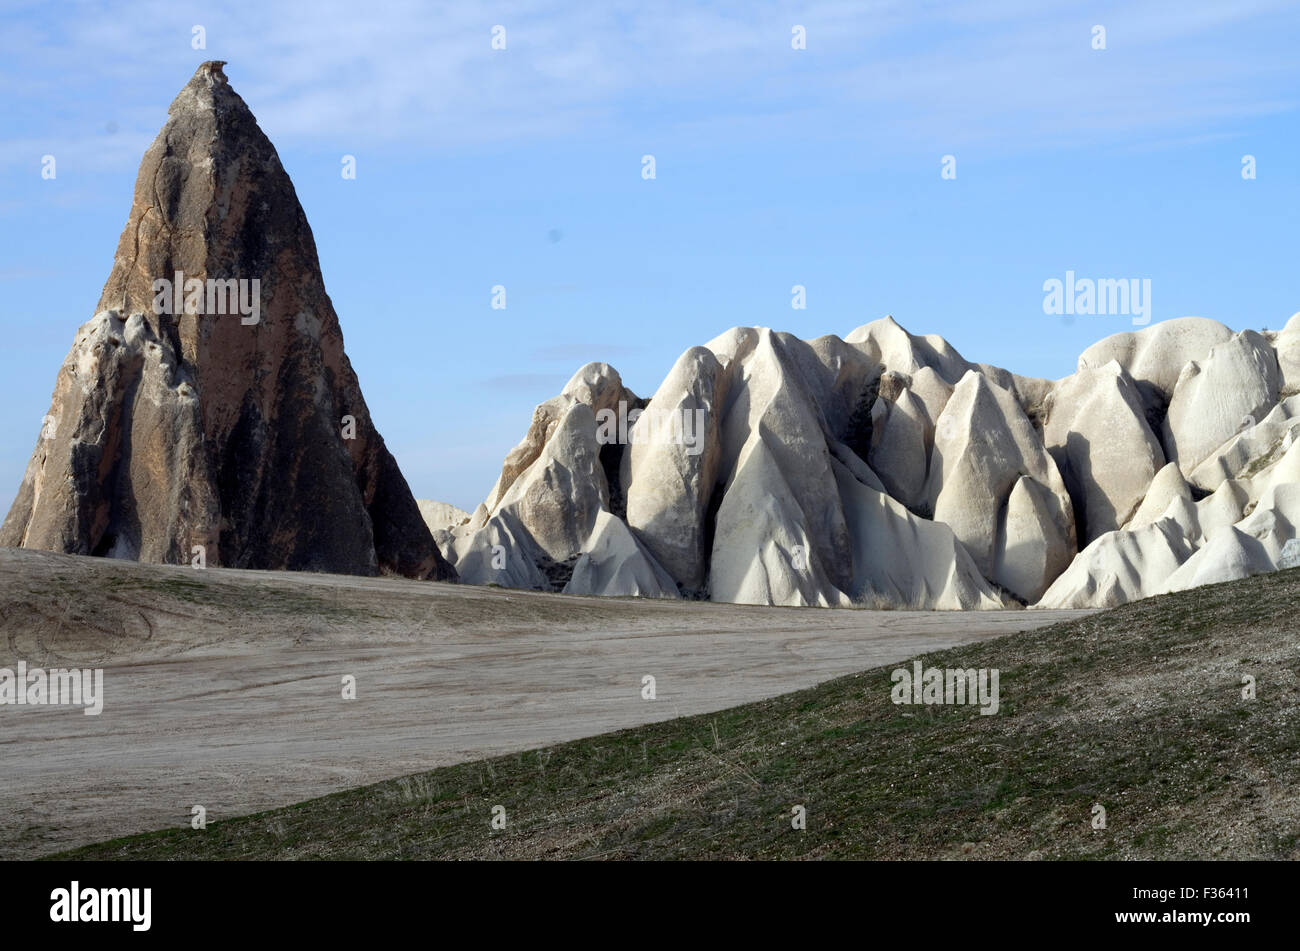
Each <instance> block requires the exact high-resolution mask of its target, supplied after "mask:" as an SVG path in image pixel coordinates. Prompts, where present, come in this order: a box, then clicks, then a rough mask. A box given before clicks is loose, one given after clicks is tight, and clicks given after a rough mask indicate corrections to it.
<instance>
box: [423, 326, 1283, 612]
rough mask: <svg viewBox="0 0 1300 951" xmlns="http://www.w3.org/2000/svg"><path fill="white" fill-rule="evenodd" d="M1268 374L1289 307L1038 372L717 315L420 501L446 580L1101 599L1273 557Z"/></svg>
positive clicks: (841, 596) (592, 379) (1115, 343)
mask: <svg viewBox="0 0 1300 951" xmlns="http://www.w3.org/2000/svg"><path fill="white" fill-rule="evenodd" d="M1292 390H1300V315H1297V317H1295V318H1292V320H1291V321H1290V322H1289V323H1288V324H1287V327H1286V328H1285V329H1284V330H1282V331H1278V332H1274V333H1256V332H1254V331H1249V330H1247V331H1242V332H1240V333H1234V332H1233V331H1232V330H1230V329H1229V328H1228V327H1225V326H1224V325H1222V324H1220V323H1218V322H1216V321H1212V320H1207V319H1204V318H1199V317H1188V318H1181V319H1178V320H1170V321H1165V322H1163V323H1160V324H1155V325H1152V326H1150V327H1147V328H1144V329H1143V330H1139V331H1134V332H1124V333H1119V334H1115V335H1113V336H1112V337H1108V338H1106V339H1104V340H1101V341H1098V342H1097V343H1096V344H1094V345H1093V346H1091V347H1089V348H1088V349H1087V350H1086V351H1085V352H1084V353H1083V354H1082V355H1081V356H1080V358H1079V361H1078V367H1077V369H1076V371H1075V372H1074V373H1072V374H1071V375H1070V376H1067V377H1065V378H1063V379H1061V380H1056V381H1050V380H1041V379H1036V378H1032V377H1022V376H1017V375H1016V374H1013V373H1010V372H1008V371H1006V370H1003V369H1000V368H998V367H995V366H991V365H988V364H981V363H975V362H971V361H969V360H967V359H966V358H965V357H963V356H962V355H961V354H960V353H958V352H957V350H956V349H955V348H954V347H953V346H952V345H951V344H949V343H948V342H947V341H945V340H944V339H943V338H941V337H938V336H936V335H926V336H918V335H914V334H911V333H908V332H907V331H906V330H905V329H904V328H903V327H902V326H901V325H900V324H899V323H898V322H897V321H895V320H894V319H893V318H892V317H886V318H882V319H880V320H876V321H873V322H871V323H868V324H864V325H863V326H861V327H858V328H857V329H856V330H853V331H852V332H850V333H849V334H848V335H847V336H846V337H844V338H843V339H841V338H839V337H836V336H833V335H827V336H823V337H818V338H816V339H813V340H801V339H799V338H797V337H795V336H793V335H791V334H786V333H780V332H777V331H772V330H770V329H768V328H762V327H733V328H732V329H730V330H728V331H726V332H725V333H723V334H720V335H719V336H717V337H715V338H714V339H713V340H710V341H709V342H707V343H706V344H704V345H703V346H697V347H691V348H690V349H688V350H687V351H686V352H685V353H683V354H682V356H681V357H680V358H679V359H678V360H677V361H676V363H675V364H674V365H673V367H672V369H671V370H670V372H669V373H668V375H667V377H666V378H665V379H664V381H663V382H662V384H660V386H659V388H658V390H656V391H655V393H654V395H653V396H652V397H651V398H649V399H648V400H647V399H641V398H639V397H637V396H636V395H635V394H634V393H633V392H632V391H631V390H629V389H627V388H626V387H625V386H624V385H623V382H622V380H621V378H620V377H619V375H618V373H617V371H615V370H614V369H613V368H612V367H610V366H609V365H607V364H602V363H593V364H588V365H586V366H584V367H582V368H581V369H580V370H579V371H578V372H577V373H576V374H575V375H574V377H573V378H572V379H571V380H570V381H569V383H568V384H567V385H566V386H565V387H564V390H563V391H562V392H561V393H560V394H559V395H558V396H556V397H554V398H553V399H551V400H548V401H546V402H545V403H542V404H541V405H540V406H538V407H537V409H536V410H535V411H534V414H533V419H532V422H531V424H530V425H529V427H528V430H527V432H526V434H525V435H524V438H523V439H522V440H521V442H520V443H519V445H518V446H516V447H515V448H514V449H513V450H511V452H510V453H509V454H507V456H506V459H505V462H504V464H503V465H502V470H501V476H500V478H499V479H498V480H497V484H496V485H495V486H494V487H493V489H492V491H491V492H490V493H489V494H488V497H487V498H486V499H485V501H484V502H483V504H481V505H480V506H479V507H478V508H477V509H476V510H475V511H474V513H472V514H467V513H464V512H461V511H460V510H458V509H454V508H452V507H449V506H438V505H437V504H436V503H423V502H422V503H421V511H422V513H423V514H424V516H425V520H426V522H427V523H428V524H429V526H430V528H431V529H432V530H433V533H434V537H435V541H437V543H438V545H439V547H440V549H441V550H442V552H443V554H444V556H445V557H446V558H447V560H448V561H450V562H451V563H452V564H453V565H454V566H455V568H456V570H457V572H458V573H459V575H460V577H461V579H462V580H464V581H467V582H470V583H479V584H500V585H506V586H512V587H525V588H537V589H540V590H551V591H565V592H568V593H571V594H600V595H616V596H617V595H622V596H636V597H684V598H709V599H713V600H724V601H735V602H741V603H758V604H782V605H800V606H820V607H850V606H871V607H896V608H913V609H943V610H971V609H983V608H994V607H1000V606H1007V605H1015V604H1024V605H1028V606H1035V607H1071V608H1077V607H1112V606H1115V605H1118V604H1123V603H1126V602H1128V601H1132V600H1134V599H1137V598H1144V597H1150V596H1152V595H1156V594H1159V593H1162V592H1165V591H1172V590H1180V589H1182V588H1184V587H1188V586H1192V585H1198V584H1207V583H1213V582H1216V581H1223V580H1230V579H1233V578H1237V577H1243V576H1244V575H1246V574H1252V573H1256V572H1259V571H1268V570H1274V569H1276V568H1277V567H1279V566H1280V565H1281V564H1283V563H1284V562H1285V561H1286V558H1298V556H1296V555H1295V552H1296V551H1297V550H1300V541H1297V539H1296V535H1297V529H1296V528H1295V526H1297V525H1300V449H1296V448H1295V446H1296V443H1297V442H1298V441H1300V438H1298V437H1297V430H1300V393H1298V394H1296V395H1292V394H1291V392H1290V391H1292ZM620 414H622V415H620ZM638 414H639V416H638ZM611 419H614V420H615V421H618V420H620V419H621V420H622V421H623V423H622V427H621V428H620V427H619V426H618V425H614V426H613V428H612V429H611V425H610V420H611ZM665 421H667V423H671V425H668V424H666V423H665ZM1288 543H1291V546H1290V548H1289V549H1288V548H1287V546H1288ZM1080 549H1081V550H1080ZM1284 551H1289V552H1290V553H1291V554H1290V555H1289V556H1286V557H1284V555H1283V552H1284ZM1298 560H1300V558H1298Z"/></svg>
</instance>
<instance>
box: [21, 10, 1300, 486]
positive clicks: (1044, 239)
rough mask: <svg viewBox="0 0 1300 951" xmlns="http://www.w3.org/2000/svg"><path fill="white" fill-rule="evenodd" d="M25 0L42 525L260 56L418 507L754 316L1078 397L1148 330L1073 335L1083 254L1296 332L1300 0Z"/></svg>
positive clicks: (289, 164) (30, 389) (1115, 327)
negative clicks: (156, 258) (45, 478)
mask: <svg viewBox="0 0 1300 951" xmlns="http://www.w3.org/2000/svg"><path fill="white" fill-rule="evenodd" d="M0 11H2V12H0V101H3V102H4V103H5V106H4V112H3V115H0V333H3V337H4V341H5V346H4V357H3V363H2V364H0V369H2V370H3V373H0V397H2V398H3V405H4V407H5V412H4V413H3V414H0V495H4V496H5V498H4V499H3V502H4V503H5V504H6V505H7V503H8V501H9V499H10V498H11V497H12V493H13V492H14V491H15V490H16V489H17V487H18V483H19V481H20V480H21V476H22V471H23V468H24V466H25V465H26V462H27V459H28V457H29V455H30V453H31V450H32V447H33V446H34V444H35V440H36V436H37V433H38V432H39V430H40V421H41V417H42V416H43V415H44V413H45V412H46V410H47V408H48V405H49V398H50V393H51V391H52V389H53V385H54V376H55V373H56V371H57V369H58V367H59V365H60V363H61V362H62V359H63V357H64V355H65V354H66V352H67V350H68V347H69V346H70V345H71V342H72V338H73V335H74V332H75V330H76V328H77V327H78V326H79V325H80V324H81V323H82V322H84V321H85V320H87V319H88V318H89V317H90V316H91V311H92V308H93V307H94V305H95V303H96V302H97V300H98V298H99V292H100V290H101V288H102V286H103V282H104V280H105V279H106V277H107V276H108V272H109V269H110V268H111V266H112V256H113V252H114V249H115V248H116V245H117V239H118V236H119V234H120V231H121V229H122V225H123V223H124V222H125V221H126V216H127V213H128V211H129V209H130V202H131V192H132V188H133V186H134V180H135V172H136V168H137V166H138V164H139V160H140V157H141V155H142V154H143V152H144V150H145V148H146V147H147V146H148V144H149V142H150V141H152V139H153V137H154V135H155V134H156V133H157V131H158V129H159V128H160V127H161V125H162V123H163V121H164V120H165V118H166V110H167V106H168V104H169V103H170V102H171V100H172V98H173V97H174V96H175V94H176V92H177V91H178V90H179V89H180V87H181V86H182V85H184V83H185V82H186V81H187V80H188V79H189V77H190V75H191V74H192V73H193V70H194V68H195V66H197V64H198V63H199V62H201V61H203V60H205V59H225V60H229V61H230V65H229V66H227V67H226V73H227V75H228V76H229V77H230V81H231V83H232V85H233V86H234V87H235V89H236V90H238V91H239V93H240V94H241V95H242V96H243V97H244V99H245V100H246V101H247V102H248V103H249V105H250V107H251V108H252V109H253V112H254V113H255V114H256V115H257V117H258V120H259V122H260V124H261V126H262V128H263V129H264V130H265V131H266V133H267V134H268V135H269V136H270V138H271V140H272V141H273V142H274V143H275V145H276V147H277V149H278V150H279V152H280V156H281V158H282V160H283V163H284V165H285V167H286V168H287V169H288V171H289V174H290V175H291V176H292V178H293V180H294V183H295V185H296V187H297V189H298V194H299V198H300V200H301V201H302V204H303V206H304V208H305V209H306V212H307V216H308V219H309V220H310V222H311V225H312V228H313V231H314V233H315V237H316V242H317V246H318V249H319V251H320V257H321V265H322V269H323V271H324V275H325V284H326V288H327V289H328V291H329V293H330V296H331V297H332V299H333V301H334V305H335V308H336V310H337V311H338V314H339V318H340V321H341V323H342V327H343V332H344V337H345V341H346V345H347V350H348V353H349V355H350V357H351V359H352V362H353V365H354V366H355V368H356V370H357V373H358V375H359V377H360V380H361V385H362V389H363V391H364V392H365V394H366V398H367V401H368V403H369V405H370V408H371V412H372V414H373V416H374V418H375V420H376V423H377V425H378V426H379V428H380V431H381V432H382V433H383V434H384V436H385V438H386V439H387V441H388V444H389V446H390V448H391V449H392V450H393V452H394V453H395V455H396V456H397V459H398V462H399V464H400V465H401V467H402V470H403V472H404V473H405V474H406V477H407V479H408V481H409V482H410V483H411V487H412V489H413V490H414V492H415V494H416V495H417V496H419V497H427V498H436V499H442V500H444V501H449V502H452V503H455V504H457V505H460V506H462V507H466V508H472V507H473V506H474V505H476V504H477V503H478V502H479V501H481V499H482V498H483V497H484V496H485V495H486V494H487V492H488V490H489V489H490V487H491V485H492V482H493V481H494V480H495V478H496V476H497V474H498V472H499V471H500V463H501V460H502V458H503V457H504V455H505V453H506V452H507V451H508V450H509V449H510V447H512V446H513V445H514V444H515V443H516V442H517V441H518V440H519V438H521V437H522V435H523V433H524V431H525V430H526V428H527V425H528V421H529V419H530V416H531V411H532V408H533V406H534V405H535V404H536V403H538V402H540V401H542V400H544V399H546V398H548V397H549V396H552V395H554V394H555V393H556V392H558V391H559V389H560V388H561V387H562V386H563V384H564V382H565V381H566V380H567V379H568V377H569V376H570V375H571V374H572V373H573V371H574V370H576V369H577V368H578V367H579V366H580V365H581V364H583V363H585V362H587V361H589V360H597V359H599V360H605V361H606V362H609V363H611V364H613V365H614V366H615V367H617V368H618V369H619V371H620V372H621V373H622V374H623V378H624V380H625V382H626V383H627V384H628V385H629V386H631V387H632V389H634V390H635V391H637V392H638V393H640V394H643V395H647V396H648V395H650V394H651V393H652V392H653V391H654V390H655V388H656V387H657V386H658V384H659V382H660V381H661V379H662V378H663V376H664V375H665V374H666V373H667V372H668V370H669V368H670V367H671V366H672V364H673V361H674V360H675V359H676V357H677V356H678V355H679V354H680V353H681V352H682V351H683V350H685V349H686V348H687V347H689V346H692V345H694V344H699V343H703V342H705V341H707V340H709V339H710V338H712V337H714V336H716V335H717V334H718V333H721V332H722V331H724V330H726V329H727V328H729V327H732V326H735V325H760V326H770V327H773V328H775V329H783V330H789V331H791V332H793V333H796V334H798V335H800V336H805V337H815V336H819V335H821V334H825V333H836V334H840V335H844V334H847V333H848V332H849V331H850V330H852V329H853V328H855V327H857V326H859V325H861V324H863V323H866V322H868V321H870V320H874V319H876V318H878V317H881V316H883V315H885V314H893V315H894V317H895V318H896V319H897V320H898V321H899V322H900V323H902V324H903V325H904V326H905V327H907V328H908V329H909V330H911V331H912V332H913V333H938V334H941V335H943V336H944V337H946V338H948V339H949V340H950V341H951V342H952V343H953V344H954V345H955V346H956V347H957V348H958V349H959V350H960V351H961V352H962V353H963V354H964V355H965V356H966V357H968V358H969V359H973V360H980V361H984V362H990V363H996V364H998V365H1000V366H1005V367H1007V368H1008V369H1011V370H1014V371H1016V372H1019V373H1024V374H1029V375H1036V376H1046V377H1053V378H1055V377H1060V376H1064V375H1066V374H1068V373H1070V372H1072V371H1073V369H1074V365H1075V360H1076V358H1077V355H1078V353H1079V352H1080V351H1081V350H1083V349H1084V348H1085V347H1086V346H1088V345H1089V344H1090V343H1092V342H1093V341H1094V340H1096V339H1099V338H1100V337H1103V336H1106V335H1108V334H1111V333H1116V332H1120V331H1123V330H1127V329H1131V324H1130V321H1129V319H1128V318H1127V317H1122V316H1104V317H1103V316H1088V317H1085V316H1076V317H1071V318H1062V317H1053V316H1047V315H1045V314H1044V313H1043V308H1042V301H1043V296H1044V295H1043V290H1042V286H1043V282H1044V281H1046V280H1048V279H1050V278H1053V277H1056V278H1063V277H1064V274H1065V272H1066V270H1074V271H1075V272H1076V274H1078V275H1079V276H1081V277H1095V278H1102V277H1105V278H1139V279H1149V280H1150V281H1151V287H1152V305H1153V319H1154V320H1156V321H1159V320H1164V319H1168V318H1172V317H1180V316H1186V315H1189V314H1196V315H1201V316H1206V317H1213V318H1215V319H1218V320H1221V321H1223V322H1224V323H1226V324H1228V325H1230V326H1231V327H1233V328H1234V329H1242V328H1245V327H1254V328H1256V329H1259V328H1264V327H1268V328H1273V329H1276V328H1279V327H1281V326H1282V325H1283V324H1284V323H1285V321H1286V320H1287V319H1288V317H1289V316H1290V315H1291V314H1292V313H1295V312H1296V311H1300V279H1298V275H1300V266H1298V262H1297V250H1298V248H1300V243H1298V242H1297V239H1296V233H1297V225H1296V221H1297V220H1300V214H1298V213H1297V212H1298V211H1300V125H1298V120H1300V115H1298V114H1297V105H1298V104H1300V66H1297V65H1296V59H1295V54H1294V41H1295V39H1296V37H1297V36H1300V5H1298V4H1297V3H1295V2H1266V0H1239V2H1233V3H1227V2H1214V3H1207V2H1198V0H1181V2H1177V3H1155V2H1143V0H1130V2H1125V3H1076V2H1051V0H1033V2H1029V0H1024V2H1021V0H989V2H983V3H977V4H949V3H943V2H927V0H907V2H892V0H886V2H878V3H842V2H828V3H762V2H756V3H735V4H689V5H688V4H677V3H666V4H644V3H632V4H627V3H618V2H612V3H602V4H585V3H584V4H577V3H572V2H570V3H567V4H552V3H545V2H523V3H515V2H501V3H488V4H471V3H463V2H462V3H450V4H445V5H444V4H437V3H427V2H409V3H385V2H382V0H372V2H368V3H354V2H350V0H349V2H335V0H320V2H316V3H313V4H311V5H305V4H301V3H280V2H274V0H258V2H255V3H248V2H242V0H223V2H221V3H212V4H209V3H184V2H176V0H167V2H140V3H128V2H123V3H78V2H60V3H24V2H3V3H0ZM498 24H499V25H502V26H504V27H505V28H506V49H505V50H493V49H491V31H492V28H493V26H495V25H498ZM796 24H798V25H802V26H804V27H805V29H806V33H807V49H804V50H793V49H792V48H791V30H792V27H793V26H794V25H796ZM195 25H201V26H203V27H204V29H205V32H206V44H207V47H206V49H204V50H195V49H193V48H192V45H191V38H192V28H193V26H195ZM1094 25H1102V26H1104V27H1105V29H1106V47H1107V48H1106V49H1105V50H1094V49H1093V48H1092V30H1093V27H1094ZM46 154H52V155H54V156H55V157H56V160H57V163H58V165H57V169H58V175H57V178H56V179H54V180H52V181H51V180H43V179H42V178H41V174H40V170H41V157H42V156H43V155H46ZM345 154H350V155H354V156H356V161H357V177H356V179H355V180H351V181H349V180H345V179H343V178H342V176H341V175H340V159H341V156H343V155H345ZM645 154H652V155H654V156H655V160H656V173H657V177H656V178H655V179H654V180H653V181H646V180H643V179H642V176H641V157H642V156H643V155H645ZM1247 154H1249V155H1253V156H1255V160H1256V165H1257V178H1256V179H1255V180H1253V181H1247V180H1243V178H1242V176H1241V167H1242V165H1241V163H1242V156H1243V155H1247ZM944 155H952V156H954V157H955V159H956V170H957V176H956V178H955V179H953V180H944V179H942V178H941V176H940V171H941V161H942V157H943V156H944ZM495 284H502V285H504V286H505V287H506V289H507V300H508V306H507V309H506V310H505V311H498V310H493V309H491V307H490V301H491V288H492V286H493V285H495ZM795 284H802V285H804V286H805V287H806V288H807V308H806V309H805V310H794V309H792V308H791V306H790V301H791V293H790V290H791V287H792V286H793V285H795Z"/></svg>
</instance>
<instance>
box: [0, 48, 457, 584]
mask: <svg viewBox="0 0 1300 951" xmlns="http://www.w3.org/2000/svg"><path fill="white" fill-rule="evenodd" d="M224 65H225V64H224V63H223V62H219V61H213V62H208V63H204V64H203V65H202V66H200V67H199V68H198V70H197V71H196V72H195V74H194V77H193V78H192V79H191V80H190V81H189V82H188V83H187V84H186V85H185V87H184V88H183V89H182V90H181V91H180V94H179V95H178V96H177V97H176V99H175V101H174V102H173V103H172V104H171V108H170V109H169V117H168V120H167V123H166V124H165V125H164V126H163V128H162V131H161V132H160V133H159V134H158V137H157V139H155V140H154V143H153V145H151V146H150V147H149V150H148V151H147V152H146V153H145V155H144V159H143V161H142V162H141V164H140V173H139V176H138V178H137V180H136V186H135V198H134V202H133V204H132V206H131V214H130V217H129V219H128V221H127V224H126V228H125V229H124V230H123V232H122V237H121V240H120V242H119V244H118V248H117V255H116V257H115V259H114V262H113V269H112V272H111V273H110V274H109V277H108V281H107V283H106V284H105V285H104V292H103V295H102V296H101V298H100V301H99V306H98V307H97V308H96V313H95V316H94V317H92V318H91V320H90V321H89V322H87V323H86V324H84V325H83V326H82V327H81V328H80V330H78V332H77V335H76V339H75V341H74V342H73V345H72V350H71V351H70V352H69V354H68V357H67V359H66V360H65V361H64V363H63V366H62V368H61V369H60V370H59V373H58V377H57V381H56V383H55V388H54V397H53V401H52V403H51V406H50V412H49V415H48V417H47V418H46V420H45V425H44V426H43V428H42V431H41V435H40V438H39V441H38V443H37V446H36V450H35V452H34V453H33V454H32V458H31V461H30V462H29V463H28V466H27V470H26V473H25V475H24V477H23V482H22V486H21V488H20V489H19V492H18V497H17V499H16V500H15V502H14V504H13V507H12V508H11V509H10V511H9V515H8V517H7V518H6V519H5V521H4V525H3V528H0V544H3V545H7V546H22V547H28V548H43V549H50V550H54V551H63V552H69V553H74V554H83V555H107V556H111V557H118V558H129V559H138V560H141V561H150V562H161V563H172V564H176V563H189V562H191V560H192V559H193V558H194V557H195V547H196V546H202V548H203V554H204V559H205V561H206V564H208V565H223V566H227V567H237V568H263V569H299V570H310V571H330V572H340V573H348V574H363V575H373V574H376V573H378V572H380V571H391V572H395V573H399V574H402V575H407V576H410V577H415V578H438V579H448V578H453V577H454V576H455V572H454V571H453V569H452V568H451V567H450V566H449V565H448V564H447V562H446V561H444V560H443V558H442V557H441V555H440V554H439V553H438V550H437V548H436V546H435V545H434V541H433V537H432V535H431V534H430V531H429V529H428V527H427V526H426V525H425V522H424V520H423V519H422V518H421V515H420V510H419V508H418V507H417V505H416V502H415V499H414V498H413V496H412V495H411V492H410V489H409V488H408V486H407V484H406V480H405V478H403V476H402V474H401V472H400V471H399V469H398V467H397V463H396V462H395V461H394V459H393V457H392V455H391V454H390V453H389V452H388V450H387V449H386V448H385V446H384V441H383V439H382V438H381V437H380V435H379V433H377V432H376V431H375V429H374V426H373V425H372V423H371V419H370V413H369V411H368V410H367V408H366V403H365V400H364V398H363V397H362V395H361V388H360V386H359V385H358V383H357V378H356V374H355V373H354V372H353V370H352V366H351V364H350V363H349V361H348V358H347V355H346V354H345V353H344V351H343V335H342V333H341V331H340V329H339V321H338V317H337V316H336V315H335V313H334V307H333V305H332V304H331V303H330V299H329V296H328V295H327V294H326V293H325V285H324V281H323V279H322V277H321V272H320V264H319V261H318V260H317V256H316V245H315V241H314V240H313V238H312V233H311V228H310V227H309V226H308V224H307V218H306V216H305V215H304V214H303V210H302V206H301V205H300V204H299V203H298V198H297V195H296V193H295V192H294V188H293V183H292V182H290V180H289V176H288V174H286V172H285V170H284V168H283V167H282V166H281V164H280V159H279V156H278V155H277V154H276V151H275V148H274V147H273V146H272V145H271V143H270V141H269V140H268V139H267V137H266V136H265V135H264V134H263V132H262V130H261V129H260V128H259V127H258V125H257V120H256V119H255V118H254V117H253V114H252V112H251V111H250V110H249V108H248V106H247V105H246V104H245V103H244V101H243V99H241V98H240V97H239V95H238V94H237V93H236V92H235V91H234V90H233V89H232V88H231V87H230V85H229V83H228V82H227V80H226V75H225V73H224V72H223V71H222V67H223V66H224ZM163 282H166V283H163Z"/></svg>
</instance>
